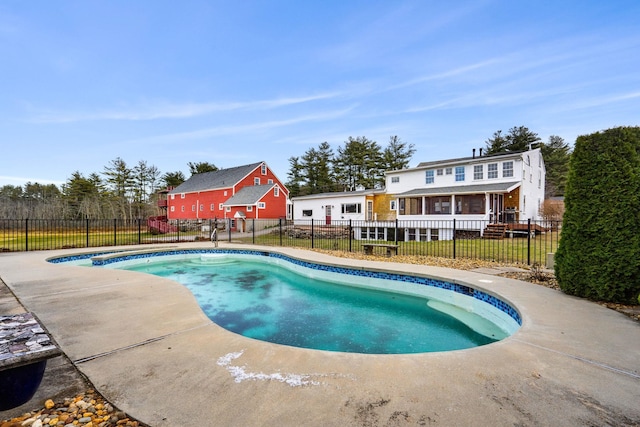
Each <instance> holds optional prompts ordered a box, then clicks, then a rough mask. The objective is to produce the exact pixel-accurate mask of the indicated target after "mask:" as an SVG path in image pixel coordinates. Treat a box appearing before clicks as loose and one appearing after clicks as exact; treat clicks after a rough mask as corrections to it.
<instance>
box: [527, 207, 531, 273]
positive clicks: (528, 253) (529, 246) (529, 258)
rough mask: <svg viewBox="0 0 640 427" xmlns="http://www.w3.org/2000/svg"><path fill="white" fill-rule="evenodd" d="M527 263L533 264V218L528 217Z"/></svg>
mask: <svg viewBox="0 0 640 427" xmlns="http://www.w3.org/2000/svg"><path fill="white" fill-rule="evenodd" d="M527 265H531V218H529V219H527Z"/></svg>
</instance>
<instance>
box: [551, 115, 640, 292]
mask: <svg viewBox="0 0 640 427" xmlns="http://www.w3.org/2000/svg"><path fill="white" fill-rule="evenodd" d="M639 151H640V127H634V128H631V127H619V128H614V129H609V130H606V131H603V132H597V133H594V134H591V135H586V136H580V137H578V139H577V140H576V144H575V147H574V151H573V154H572V156H571V160H570V163H569V175H568V180H567V185H566V191H565V214H564V219H563V226H562V236H561V239H560V244H559V247H558V251H557V253H556V258H555V261H556V262H555V270H556V277H557V278H558V283H559V285H560V288H561V289H562V290H563V291H564V292H566V293H568V294H571V295H576V296H580V297H586V298H589V299H593V300H599V301H612V302H620V303H628V302H634V301H636V299H637V298H638V294H640V233H638V230H640V155H639V154H638V152H639Z"/></svg>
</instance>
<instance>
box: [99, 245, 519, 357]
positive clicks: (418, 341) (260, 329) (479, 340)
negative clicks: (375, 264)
mask: <svg viewBox="0 0 640 427" xmlns="http://www.w3.org/2000/svg"><path fill="white" fill-rule="evenodd" d="M163 258H170V257H151V258H146V259H139V260H133V261H127V262H125V263H115V264H111V265H110V267H112V268H121V269H126V270H132V271H138V272H143V273H148V274H153V275H157V276H161V277H166V278H169V279H172V280H175V281H177V282H179V283H182V284H183V285H185V286H186V287H187V288H189V289H190V290H191V292H192V293H193V294H194V296H195V297H196V299H197V300H198V303H199V305H200V306H201V308H202V310H203V311H204V312H205V313H206V315H207V316H208V317H209V318H210V319H211V320H212V321H213V322H215V323H216V324H218V325H220V326H221V327H223V328H225V329H227V330H230V331H233V332H235V333H238V334H241V335H243V336H246V337H250V338H255V339H258V340H262V341H268V342H273V343H278V344H285V345H290V346H295V347H303V348H312V349H319V350H329V351H342V352H353V353H369V354H398V353H422V352H434V351H448V350H459V349H466V348H470V347H476V346H480V345H485V344H489V343H492V342H495V341H497V340H499V339H502V338H504V337H505V336H507V335H508V333H506V332H505V331H504V330H503V329H501V328H500V327H498V326H496V325H494V324H492V323H491V322H488V321H487V319H485V318H484V317H481V316H478V315H476V314H474V313H470V312H468V311H467V310H462V309H459V308H457V307H455V306H454V305H450V304H448V303H443V302H442V301H433V300H430V299H428V298H424V297H416V296H412V295H403V294H401V293H397V292H386V291H381V290H376V289H367V288H364V287H352V286H346V285H345V282H344V281H343V282H342V283H336V282H335V281H333V280H330V279H328V278H323V277H322V276H323V274H320V273H317V272H316V273H314V276H315V277H310V276H309V275H308V274H304V273H302V272H300V271H294V270H295V269H289V268H286V267H285V266H283V264H274V263H272V262H269V261H268V259H267V257H260V256H253V257H252V256H242V257H237V256H234V255H215V256H212V257H208V258H207V257H205V256H202V257H201V256H195V257H187V258H185V259H163ZM285 265H286V263H285ZM328 276H330V275H328ZM349 280H355V279H349ZM423 287H424V286H423ZM447 292H448V293H453V292H450V291H447ZM485 305H486V304H485ZM433 307H435V308H436V309H434V308H433ZM452 313H453V314H454V315H450V314H452ZM475 325H477V326H478V327H475Z"/></svg>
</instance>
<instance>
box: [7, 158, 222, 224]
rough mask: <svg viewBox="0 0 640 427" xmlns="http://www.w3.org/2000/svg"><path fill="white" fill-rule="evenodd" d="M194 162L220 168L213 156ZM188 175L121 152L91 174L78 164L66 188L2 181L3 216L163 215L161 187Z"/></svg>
mask: <svg viewBox="0 0 640 427" xmlns="http://www.w3.org/2000/svg"><path fill="white" fill-rule="evenodd" d="M188 166H189V171H190V172H191V174H192V175H193V174H196V173H203V172H209V171H214V170H218V168H217V167H216V166H215V165H214V164H212V163H208V162H189V163H188ZM185 180H186V177H185V175H184V174H183V173H182V172H180V171H177V172H167V173H164V174H162V173H161V172H160V170H159V169H158V168H157V167H156V166H154V165H149V164H148V163H147V162H146V161H144V160H140V161H138V163H137V164H136V165H135V166H129V165H128V164H127V163H126V162H125V161H124V160H123V159H122V158H120V157H117V158H116V159H114V160H111V161H110V162H109V163H108V164H107V165H106V166H105V167H104V169H103V171H102V173H97V172H93V173H91V174H89V175H87V176H85V175H84V174H82V173H81V172H79V171H77V170H76V171H75V172H73V173H72V174H71V176H70V177H69V178H68V179H67V180H66V182H65V183H64V184H62V185H61V186H60V188H58V186H56V185H55V184H39V183H31V182H28V183H26V184H25V185H24V186H14V185H4V186H2V187H0V218H10V219H25V218H30V219H51V218H60V219H84V218H87V219H113V218H116V219H121V220H128V221H132V220H134V219H136V218H146V217H148V216H153V215H157V214H158V208H157V203H156V202H157V191H158V190H159V189H162V188H167V187H177V186H178V185H180V184H182V183H183V182H184V181H185Z"/></svg>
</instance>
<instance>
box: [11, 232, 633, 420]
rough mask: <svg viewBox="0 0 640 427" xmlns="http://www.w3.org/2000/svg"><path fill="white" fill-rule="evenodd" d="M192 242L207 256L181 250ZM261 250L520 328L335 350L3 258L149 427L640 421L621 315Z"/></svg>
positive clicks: (481, 280)
mask: <svg viewBox="0 0 640 427" xmlns="http://www.w3.org/2000/svg"><path fill="white" fill-rule="evenodd" d="M165 246H166V245H165ZM152 247H153V246H150V247H149V249H151V248H152ZM198 247H205V248H211V247H212V246H211V244H206V243H191V244H180V246H179V248H198ZM220 247H224V248H231V247H235V248H242V249H256V248H259V247H256V246H247V245H232V244H225V243H222V242H221V243H220ZM146 248H147V247H144V248H141V247H126V248H121V249H125V250H143V249H146ZM259 249H264V250H271V251H275V252H280V253H284V254H287V255H290V256H293V257H296V258H302V259H307V260H310V261H315V262H327V263H333V264H337V265H343V266H355V267H361V268H371V269H383V270H389V271H399V272H403V273H409V274H411V273H415V274H427V275H430V276H433V277H438V278H443V279H446V280H450V281H458V282H464V283H467V284H469V285H470V286H472V287H476V288H482V289H485V290H487V291H489V292H490V293H496V294H498V295H500V296H501V297H502V298H503V299H504V300H505V301H508V302H510V303H511V304H512V305H513V306H515V307H516V308H517V309H518V310H519V311H520V313H521V315H522V318H523V326H522V328H520V330H519V331H518V332H516V333H515V334H514V335H513V336H511V337H509V338H507V339H505V340H503V341H500V342H497V343H494V344H491V345H487V346H483V347H478V348H474V349H469V350H462V351H452V352H445V353H425V354H410V355H362V354H349V353H332V352H325V351H316V350H306V349H299V348H292V347H287V346H281V345H276V344H270V343H265V342H260V341H256V340H252V339H248V338H244V337H242V336H239V335H236V334H234V333H231V332H228V331H226V330H224V329H222V328H220V327H218V326H217V325H215V324H213V323H212V322H211V321H210V320H209V319H208V318H207V317H206V316H205V315H204V314H203V313H202V311H201V310H200V308H199V307H198V304H197V302H196V301H195V298H194V297H193V296H192V295H191V293H190V292H189V291H188V290H187V289H186V288H185V287H183V286H181V285H179V284H177V283H175V282H172V281H169V280H165V279H162V278H158V277H151V276H148V275H145V274H141V273H134V272H127V271H121V270H113V269H101V270H97V269H92V268H87V267H79V266H71V265H64V264H51V263H48V262H46V259H47V258H49V257H53V256H59V255H67V254H73V253H81V252H87V251H90V250H87V249H84V250H63V251H46V252H27V253H3V254H0V278H1V279H2V280H3V281H4V282H5V283H6V285H7V286H8V288H10V289H11V291H12V292H13V294H14V295H15V297H16V298H17V300H18V301H19V303H20V304H22V306H23V307H24V308H25V309H26V310H28V311H31V312H34V313H35V314H36V315H37V316H38V318H39V319H40V321H41V322H42V324H44V326H45V328H46V329H47V330H48V331H49V333H50V334H51V335H52V336H53V337H54V339H55V340H56V341H57V343H58V344H59V346H60V348H61V349H62V351H63V352H64V353H65V354H66V355H67V356H68V358H69V359H70V360H71V361H72V362H73V363H74V365H75V366H76V367H77V369H79V370H80V371H81V372H82V373H83V374H84V375H85V376H86V377H87V378H88V379H89V380H90V381H91V383H92V384H93V385H94V386H95V387H96V389H97V390H98V391H99V392H100V393H101V394H102V395H103V396H105V398H107V399H108V400H109V401H110V402H112V403H113V404H114V405H116V406H117V407H119V408H120V409H121V410H123V411H125V412H127V413H128V414H129V415H131V416H133V417H135V418H136V419H138V420H140V421H142V422H144V423H146V424H148V425H151V426H213V425H216V426H217V425H220V426H236V425H237V426H240V425H241V426H270V425H278V426H299V425H313V426H388V425H393V426H395V425H407V426H409V425H420V426H424V425H443V426H449V425H492V426H514V425H518V426H529V425H612V426H613V425H615V426H618V425H622V426H625V425H630V426H631V425H640V403H639V402H640V325H639V324H638V322H635V321H633V320H631V319H629V318H628V317H626V316H624V315H622V314H620V313H617V312H615V311H613V310H609V309H606V308H604V307H601V306H600V305H598V304H595V303H592V302H588V301H585V300H581V299H578V298H574V297H570V296H567V295H564V294H562V293H561V292H558V291H555V290H552V289H548V288H545V287H542V286H537V285H533V284H530V283H525V282H520V281H516V280H511V279H506V278H502V277H497V276H491V275H486V274H480V273H474V272H469V271H461V270H452V269H444V268H438V267H430V266H420V265H408V264H399V263H393V262H376V261H361V260H351V259H345V258H338V257H332V256H329V255H324V254H319V253H316V252H310V251H302V250H294V249H286V248H259ZM102 250H105V248H96V249H95V252H98V251H102Z"/></svg>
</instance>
